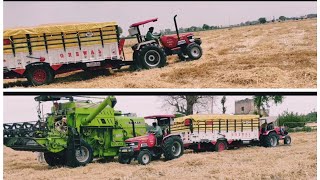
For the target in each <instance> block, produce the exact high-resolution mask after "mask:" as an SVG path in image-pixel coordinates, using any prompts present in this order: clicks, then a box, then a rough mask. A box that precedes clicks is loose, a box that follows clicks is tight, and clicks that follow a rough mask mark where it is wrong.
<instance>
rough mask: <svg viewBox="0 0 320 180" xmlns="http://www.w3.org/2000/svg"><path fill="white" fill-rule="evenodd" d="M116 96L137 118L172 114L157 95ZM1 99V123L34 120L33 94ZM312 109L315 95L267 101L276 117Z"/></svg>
mask: <svg viewBox="0 0 320 180" xmlns="http://www.w3.org/2000/svg"><path fill="white" fill-rule="evenodd" d="M92 97H93V96H92ZM221 97H222V96H216V98H215V99H216V100H215V103H214V106H213V113H214V114H221V112H222V107H221V104H220V100H221ZM251 97H252V96H227V101H226V104H225V106H226V107H227V112H226V114H233V113H234V109H235V101H237V100H242V99H245V98H251ZM116 98H117V104H116V106H115V109H117V110H121V111H122V112H123V113H129V112H130V113H136V114H137V115H138V116H140V117H144V116H148V115H159V114H172V113H174V111H173V110H170V109H168V108H165V107H163V97H161V96H116ZM3 99H4V120H3V121H4V123H11V122H24V121H36V120H37V105H38V103H37V102H35V101H34V96H4V97H3ZM78 99H83V98H78ZM90 99H92V100H93V101H94V102H99V101H102V99H94V98H90ZM51 106H52V103H51V102H46V103H44V106H43V109H44V112H47V113H48V112H50V108H51ZM316 109H317V98H316V96H285V98H284V101H283V103H282V104H280V105H277V106H276V105H274V104H271V107H270V116H278V115H279V114H281V113H283V112H284V111H289V112H297V113H299V114H307V113H309V112H311V111H315V110H316Z"/></svg>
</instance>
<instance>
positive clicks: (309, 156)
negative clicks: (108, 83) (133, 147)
mask: <svg viewBox="0 0 320 180" xmlns="http://www.w3.org/2000/svg"><path fill="white" fill-rule="evenodd" d="M291 137H292V145H291V146H285V145H282V144H283V142H280V144H281V145H280V146H279V147H276V148H264V147H248V148H241V149H235V150H227V151H223V152H220V153H218V152H205V153H198V154H194V153H191V152H189V153H186V154H184V155H183V156H182V157H180V158H179V159H175V160H172V161H167V162H165V161H164V160H159V161H153V162H152V163H151V164H150V165H147V166H141V165H138V164H136V163H133V164H130V165H123V164H119V163H117V162H111V163H107V164H99V163H92V164H89V165H87V166H85V167H79V168H74V169H70V168H49V167H48V166H47V165H44V164H40V163H38V162H37V161H36V155H35V154H33V153H31V152H18V151H13V150H11V149H9V148H7V147H5V148H4V179H17V180H18V179H158V178H161V179H209V178H210V179H246V180H247V179H316V176H317V134H316V132H310V133H292V134H291Z"/></svg>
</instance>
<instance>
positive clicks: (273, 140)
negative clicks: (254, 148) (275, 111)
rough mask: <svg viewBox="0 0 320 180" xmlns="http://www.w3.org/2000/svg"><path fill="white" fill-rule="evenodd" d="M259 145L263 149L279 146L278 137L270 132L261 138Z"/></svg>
mask: <svg viewBox="0 0 320 180" xmlns="http://www.w3.org/2000/svg"><path fill="white" fill-rule="evenodd" d="M261 143H262V146H264V147H276V146H277V145H278V144H279V138H278V135H277V134H276V133H275V132H271V133H269V134H268V135H267V136H262V137H261Z"/></svg>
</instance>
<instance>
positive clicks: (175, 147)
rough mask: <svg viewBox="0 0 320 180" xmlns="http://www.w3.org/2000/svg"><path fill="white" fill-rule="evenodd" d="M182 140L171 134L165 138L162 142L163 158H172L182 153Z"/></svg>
mask: <svg viewBox="0 0 320 180" xmlns="http://www.w3.org/2000/svg"><path fill="white" fill-rule="evenodd" d="M183 150H184V149H183V142H182V140H181V138H179V137H177V136H171V137H168V138H167V139H165V141H164V144H163V151H164V152H163V155H164V158H165V160H172V159H175V158H179V157H180V156H182V155H183Z"/></svg>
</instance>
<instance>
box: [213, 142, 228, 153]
mask: <svg viewBox="0 0 320 180" xmlns="http://www.w3.org/2000/svg"><path fill="white" fill-rule="evenodd" d="M214 148H215V151H217V152H221V151H224V150H226V149H227V148H228V146H227V143H226V142H225V141H218V142H217V143H216V144H215V146H214Z"/></svg>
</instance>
